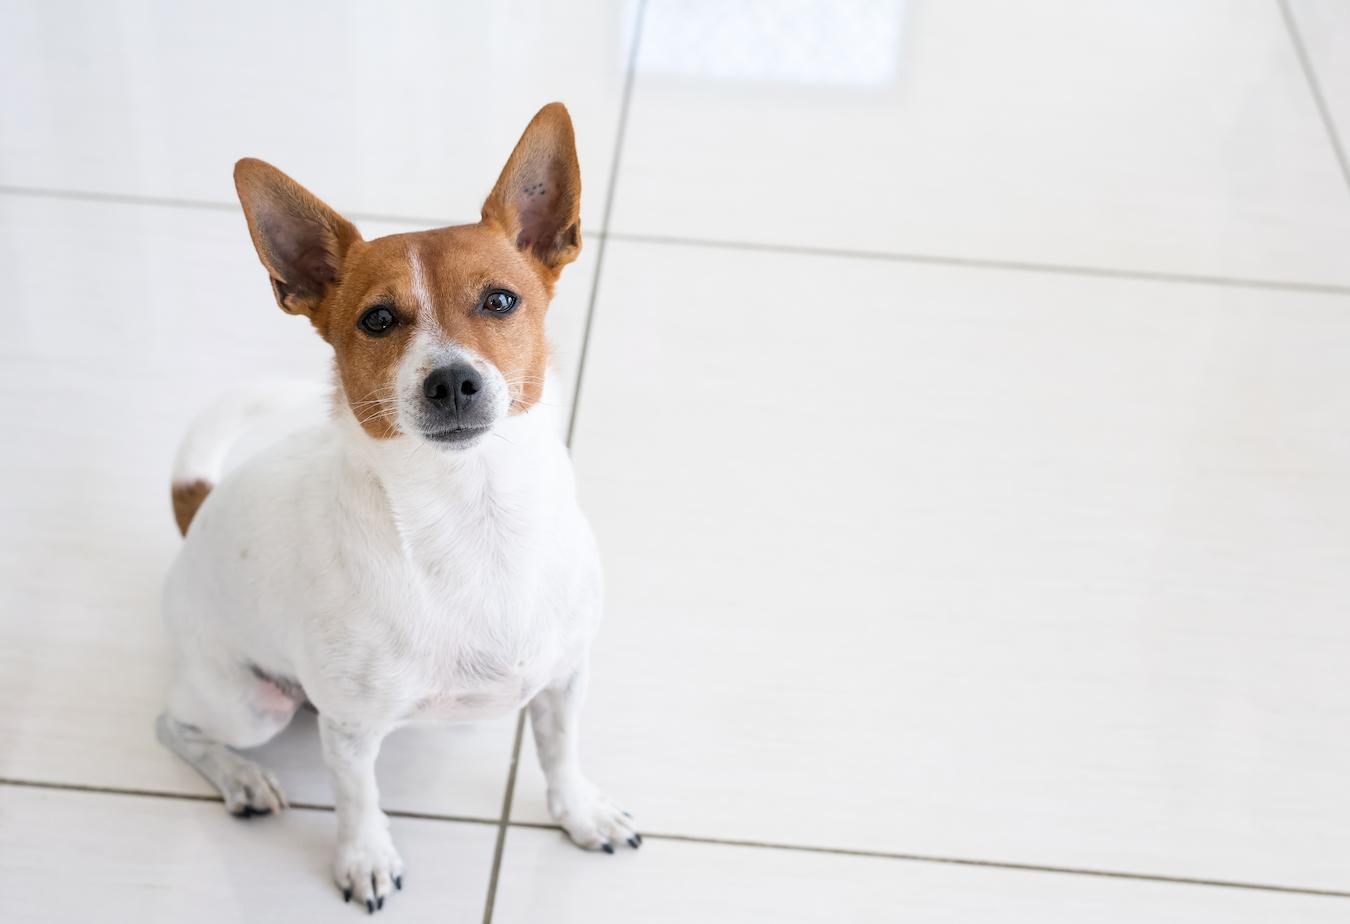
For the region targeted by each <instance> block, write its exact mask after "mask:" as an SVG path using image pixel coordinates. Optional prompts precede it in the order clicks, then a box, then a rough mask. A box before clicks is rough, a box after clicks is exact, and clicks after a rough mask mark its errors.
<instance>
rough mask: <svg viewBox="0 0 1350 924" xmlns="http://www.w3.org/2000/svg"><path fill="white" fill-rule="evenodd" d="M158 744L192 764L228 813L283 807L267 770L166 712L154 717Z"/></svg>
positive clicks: (259, 812)
mask: <svg viewBox="0 0 1350 924" xmlns="http://www.w3.org/2000/svg"><path fill="white" fill-rule="evenodd" d="M155 736H156V737H157V738H159V741H160V743H161V744H163V745H164V746H165V747H166V748H168V749H169V750H171V751H173V752H174V753H175V754H177V755H178V756H179V757H181V758H183V760H185V761H187V762H188V763H189V764H191V765H192V767H193V769H195V770H196V771H197V772H198V773H200V774H201V775H202V776H203V777H205V778H206V781H207V782H209V783H210V784H211V785H212V786H214V787H216V789H218V790H220V795H221V796H222V798H224V800H225V808H226V810H227V811H228V812H229V813H230V814H231V815H238V816H240V817H242V818H248V817H250V816H252V815H269V814H271V813H272V812H279V811H281V810H282V809H283V808H285V807H286V796H285V794H284V793H283V792H282V791H281V784H280V783H278V782H277V779H276V777H274V776H273V775H272V774H271V772H270V771H268V770H265V769H263V768H262V767H261V766H259V765H258V764H256V763H254V762H253V761H251V760H249V759H248V758H247V757H244V756H242V755H240V754H236V753H235V752H234V751H231V750H230V749H229V748H228V747H226V746H225V745H223V744H221V743H220V742H219V741H216V740H215V739H214V738H211V737H209V736H207V735H206V734H204V733H203V732H202V730H201V729H200V728H198V727H197V726H195V725H189V724H187V723H186V722H180V721H178V720H177V719H175V718H174V717H173V716H171V715H169V714H168V713H167V712H165V713H163V714H161V715H160V717H159V718H158V719H156V720H155Z"/></svg>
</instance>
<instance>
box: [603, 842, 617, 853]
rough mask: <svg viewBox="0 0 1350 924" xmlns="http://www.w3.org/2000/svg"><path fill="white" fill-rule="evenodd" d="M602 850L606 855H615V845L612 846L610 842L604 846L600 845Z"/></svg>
mask: <svg viewBox="0 0 1350 924" xmlns="http://www.w3.org/2000/svg"><path fill="white" fill-rule="evenodd" d="M600 849H601V850H603V851H604V852H605V853H613V852H614V845H613V844H611V843H610V842H609V841H605V842H604V843H603V844H601V845H600Z"/></svg>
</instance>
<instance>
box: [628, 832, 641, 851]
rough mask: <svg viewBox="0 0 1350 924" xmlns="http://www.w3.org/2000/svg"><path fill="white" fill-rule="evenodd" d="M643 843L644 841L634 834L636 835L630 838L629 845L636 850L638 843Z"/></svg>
mask: <svg viewBox="0 0 1350 924" xmlns="http://www.w3.org/2000/svg"><path fill="white" fill-rule="evenodd" d="M641 843H642V841H640V840H638V839H637V835H634V836H632V837H630V838H629V839H628V846H629V847H632V848H633V849H634V850H636V849H637V846H638V844H641Z"/></svg>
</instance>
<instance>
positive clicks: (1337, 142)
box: [1278, 0, 1350, 190]
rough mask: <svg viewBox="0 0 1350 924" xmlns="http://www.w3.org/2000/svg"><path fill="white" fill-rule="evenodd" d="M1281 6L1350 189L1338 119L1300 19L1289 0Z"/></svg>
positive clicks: (1348, 163)
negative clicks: (1310, 51) (1319, 77)
mask: <svg viewBox="0 0 1350 924" xmlns="http://www.w3.org/2000/svg"><path fill="white" fill-rule="evenodd" d="M1278 2H1279V7H1280V16H1282V17H1283V18H1284V25H1285V28H1287V29H1288V30H1289V39H1290V41H1292V42H1293V43H1294V53H1295V54H1296V55H1297V56H1298V63H1299V65H1300V66H1302V68H1303V76H1304V77H1305V78H1307V81H1308V89H1309V91H1311V93H1312V98H1313V102H1314V103H1315V104H1316V105H1317V112H1318V114H1319V115H1321V117H1322V126H1323V128H1325V129H1326V132H1327V140H1328V141H1330V142H1331V150H1332V151H1333V152H1334V153H1335V155H1336V163H1337V165H1338V166H1339V167H1340V168H1341V179H1343V180H1345V187H1346V189H1347V190H1350V159H1347V158H1346V156H1345V147H1344V146H1343V145H1342V144H1341V134H1340V132H1338V131H1337V130H1336V120H1335V119H1334V118H1332V115H1331V109H1330V108H1329V107H1328V106H1327V100H1326V96H1325V95H1324V94H1323V93H1322V85H1321V83H1319V82H1318V80H1317V71H1316V70H1314V69H1313V63H1312V57H1311V56H1310V55H1309V54H1308V48H1307V46H1306V45H1304V44H1303V34H1302V33H1301V32H1299V29H1298V20H1297V19H1295V18H1294V11H1293V10H1292V9H1290V7H1289V0H1278Z"/></svg>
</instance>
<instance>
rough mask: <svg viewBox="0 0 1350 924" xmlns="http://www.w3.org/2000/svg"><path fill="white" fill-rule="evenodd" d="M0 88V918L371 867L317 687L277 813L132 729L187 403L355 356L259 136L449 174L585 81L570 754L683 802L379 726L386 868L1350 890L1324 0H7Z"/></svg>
mask: <svg viewBox="0 0 1350 924" xmlns="http://www.w3.org/2000/svg"><path fill="white" fill-rule="evenodd" d="M264 26H265V27H264ZM312 51H316V52H318V53H311V52H312ZM0 86H3V87H4V90H3V92H0V270H3V275H4V279H5V282H6V288H7V292H8V295H9V304H10V309H9V311H8V314H7V317H8V318H9V324H8V326H7V330H6V332H7V336H5V337H4V338H3V339H0V409H3V420H4V421H5V434H6V438H5V440H4V444H3V447H4V448H3V451H2V453H0V465H3V478H0V921H5V922H9V921H15V922H48V921H62V922H67V921H87V920H100V921H122V920H125V921H136V922H138V924H143V922H151V921H153V922H159V921H165V922H177V921H182V920H187V919H191V920H193V921H196V922H200V924H215V922H226V921H250V922H253V921H267V920H277V921H282V920H284V921H297V920H324V921H329V920H335V919H337V915H339V914H355V913H356V912H355V911H353V910H351V909H346V908H342V907H341V906H340V905H339V904H338V903H336V900H335V898H334V896H333V890H332V887H331V885H330V884H329V881H328V878H327V873H326V864H327V850H328V845H329V842H330V839H331V837H332V833H333V819H332V814H331V812H330V811H328V810H327V807H328V806H330V805H331V793H330V791H329V786H328V782H327V779H326V777H325V775H324V772H323V769H322V767H321V765H320V762H319V759H318V753H317V742H316V740H315V732H314V727H313V723H312V722H311V721H305V720H301V721H299V722H297V723H296V724H295V725H294V726H293V727H292V728H291V729H290V730H288V732H287V733H286V734H285V735H283V736H282V738H281V739H280V740H278V741H276V742H273V743H272V744H270V745H268V746H267V747H266V748H265V749H264V751H265V754H264V759H265V760H266V761H267V762H268V763H269V764H270V765H272V766H273V767H274V768H276V769H277V770H278V772H279V774H280V776H281V778H282V780H283V782H284V783H285V784H286V786H287V787H288V789H289V791H290V793H291V794H292V796H293V798H294V799H295V800H296V801H297V802H298V803H300V804H301V806H302V807H300V808H297V809H296V810H295V811H293V812H291V813H289V814H288V815H286V816H285V817H282V818H276V819H266V820H261V821H255V822H251V823H249V824H242V823H240V822H237V821H235V820H233V819H230V818H229V817H227V816H226V815H225V813H224V812H222V811H221V810H220V809H219V807H218V806H217V805H215V804H213V803H212V801H211V798H210V791H209V790H208V789H207V788H206V786H205V784H204V783H203V782H202V781H201V780H200V779H198V778H197V777H196V776H195V775H194V774H193V773H192V772H191V771H189V770H187V769H186V768H184V767H183V766H181V765H180V764H179V763H178V762H177V761H176V760H174V759H172V758H170V757H169V756H168V755H167V754H166V753H164V752H163V751H161V749H160V748H159V747H158V746H157V745H156V744H155V742H154V740H153V737H152V734H151V729H150V722H151V719H152V717H153V715H154V714H155V713H156V711H157V710H158V707H159V703H160V697H161V690H162V687H163V684H164V681H165V650H164V647H165V646H164V640H163V637H162V634H161V631H160V629H159V625H158V616H157V612H156V602H157V597H158V591H159V580H160V577H161V575H162V574H163V572H164V570H165V568H166V566H167V563H168V561H169V560H170V558H171V557H172V555H173V553H174V549H175V547H176V545H177V537H176V533H175V532H174V529H173V527H172V522H171V519H170V517H169V513H168V510H167V503H166V498H165V493H166V490H165V484H166V480H167V470H168V466H169V463H170V459H171V457H172V452H173V448H174V445H175V443H176V441H177V439H178V437H179V435H180V433H181V431H182V429H183V427H184V425H185V423H186V421H187V420H188V419H190V417H191V416H192V415H193V414H194V413H195V412H196V411H197V410H198V409H199V408H200V407H201V405H202V403H203V402H204V401H205V400H207V399H208V398H209V397H210V396H211V395H213V394H214V393H216V392H218V391H221V390H224V389H226V388H229V387H231V386H232V385H234V384H237V383H241V382H245V381H250V380H253V379H255V378H257V377H259V376H265V375H296V374H301V375H316V376H317V375H322V374H324V371H325V368H326V365H325V355H324V348H323V346H322V344H321V343H320V342H319V341H318V340H317V338H315V337H313V336H312V335H311V334H310V333H309V332H308V330H306V329H305V325H303V323H301V322H298V321H296V320H294V319H290V318H286V317H285V316H283V315H282V314H281V313H280V312H278V311H276V310H275V309H274V308H273V307H272V305H271V300H270V297H269V295H268V292H267V289H266V283H265V281H264V279H263V277H262V274H261V273H260V271H259V270H258V268H257V266H256V262H255V258H254V256H253V254H252V252H251V249H250V247H249V245H248V242H247V239H246V235H245V233H244V228H243V222H242V218H241V216H240V214H239V212H238V209H237V206H236V205H235V204H234V202H233V199H232V190H231V186H230V180H229V176H230V173H229V170H230V165H231V163H232V162H233V160H234V159H235V158H237V157H238V156H240V155H242V154H256V155H259V156H263V157H266V158H268V159H270V160H273V161H274V162H276V163H277V164H279V165H280V166H282V167H283V168H284V169H287V170H289V171H290V172H292V173H294V174H295V175H296V176H298V177H299V178H301V179H302V180H303V181H304V182H306V183H307V184H308V185H310V186H311V187H312V188H314V189H315V190H316V191H318V192H319V193H320V194H321V195H323V196H324V197H325V198H327V199H328V200H329V201H330V202H332V203H333V204H334V205H336V206H337V207H339V208H340V209H342V210H344V211H346V212H347V213H348V214H350V215H352V216H353V217H355V218H356V219H357V220H358V223H359V224H360V225H361V226H362V228H363V230H364V231H365V232H366V233H367V235H372V234H379V233H385V232H388V231H391V230H398V229H404V228H410V227H418V226H427V225H429V224H431V223H441V222H453V221H459V220H465V219H469V218H472V217H473V216H474V215H475V214H476V211H477V207H478V204H479V202H480V200H481V197H482V195H483V194H484V193H485V192H486V190H487V188H488V186H489V185H490V183H491V181H492V179H494V178H495V175H496V171H497V169H498V167H499V166H500V163H501V161H502V159H503V158H504V156H505V154H506V153H507V151H508V150H509V148H510V145H511V143H512V142H513V141H514V139H515V137H516V135H517V134H518V132H519V130H520V128H521V127H522V126H523V125H524V123H525V122H526V120H527V119H528V118H529V116H530V115H531V114H532V113H533V112H534V110H535V109H536V108H537V107H538V106H539V105H540V104H541V103H543V102H545V101H547V100H549V99H554V98H559V99H563V100H565V101H566V102H567V103H568V105H569V107H570V109H571V111H572V113H573V117H574V119H575V121H576V124H577V129H578V137H579V143H580V153H581V158H582V164H583V175H584V182H585V187H586V197H585V206H584V210H583V218H584V224H585V228H586V230H587V234H588V244H587V249H586V251H585V256H584V257H583V259H582V261H581V262H580V263H579V264H578V265H577V266H574V267H573V268H571V269H570V270H569V271H568V273H567V274H566V276H565V277H564V280H563V283H562V286H561V288H560V291H559V295H558V299H557V301H556V303H555V307H554V311H553V316H552V321H553V323H554V331H553V336H554V341H555V346H556V352H557V358H558V364H559V367H560V370H561V371H562V373H563V377H564V379H565V381H566V382H567V383H568V384H569V386H571V387H570V388H569V392H570V393H572V394H574V395H575V401H576V426H575V432H574V434H573V452H574V455H575V458H576V462H577V467H578V475H579V479H580V491H581V494H582V496H583V500H584V503H585V505H586V507H587V508H588V510H589V512H590V514H591V517H592V519H593V522H594V524H595V527H596V530H597V533H598V534H599V537H600V540H601V544H602V547H603V548H604V550H605V553H606V565H607V569H608V577H609V594H610V614H609V617H608V621H607V624H606V627H605V629H604V632H603V633H602V636H601V640H600V642H599V645H598V649H597V652H596V673H597V675H596V678H595V680H594V683H593V691H592V695H591V704H590V707H589V711H588V720H587V721H588V725H587V733H586V740H585V748H586V751H587V753H588V756H589V763H590V765H591V767H592V772H593V773H594V775H595V776H596V777H597V778H598V779H599V781H600V782H601V783H602V784H604V785H605V786H606V787H607V788H608V789H609V790H610V791H611V792H612V793H613V794H614V795H616V796H618V797H620V798H621V799H622V800H623V801H624V802H625V803H626V804H628V805H629V806H630V807H631V808H633V809H634V810H635V811H636V812H637V814H638V816H639V818H640V820H641V821H642V822H643V824H644V827H645V829H646V831H648V832H650V834H651V836H650V837H649V838H648V840H647V843H646V845H645V846H644V847H643V849H642V850H641V851H640V852H638V853H635V854H621V855H619V856H616V857H604V856H599V855H586V854H583V853H581V852H580V851H577V850H575V849H574V848H572V847H571V846H569V845H568V844H567V843H566V842H565V841H564V840H563V838H562V837H561V835H560V834H559V833H558V832H557V831H556V830H554V829H552V828H550V827H549V826H548V824H547V816H546V813H545V812H544V807H543V801H542V785H541V780H540V775H539V773H538V771H537V770H536V768H535V765H534V762H533V761H534V757H533V751H532V748H531V746H530V743H529V741H528V736H527V738H526V740H525V743H524V745H523V746H522V748H521V754H520V758H521V759H520V763H519V768H520V770H519V774H518V776H517V777H516V779H515V784H514V786H511V785H510V784H509V780H510V779H511V776H510V770H511V765H512V758H513V751H514V748H515V745H516V738H515V733H516V723H515V721H514V720H506V721H501V722H497V723H490V724H487V725H484V726H480V727H468V728H456V729H443V730H438V729H416V730H407V731H403V732H400V733H398V734H396V735H395V736H394V737H392V738H391V739H390V740H389V742H388V743H387V746H386V748H385V751H384V753H383V755H382V757H381V763H380V768H379V769H380V775H381V783H382V787H383V793H384V800H385V804H386V807H387V808H388V809H390V810H391V813H392V814H393V815H394V816H395V820H394V825H395V828H396V834H397V836H398V837H399V838H400V844H401V847H402V849H403V854H404V857H405V859H406V860H407V861H408V864H409V867H410V873H409V888H408V890H407V891H406V892H405V893H403V894H401V895H399V896H398V897H397V900H396V901H394V902H392V903H391V904H390V906H389V907H388V908H387V909H386V910H385V912H383V913H384V914H385V915H386V916H388V918H389V919H390V920H404V921H410V922H411V921H439V922H445V921H452V922H460V921H475V922H476V921H480V920H492V921H497V922H500V924H515V922H537V921H557V922H571V921H577V922H583V921H584V922H587V924H596V922H602V921H624V922H630V921H639V922H658V921H662V922H663V921H669V922H688V921H728V922H770V921H773V922H780V921H821V920H842V921H849V922H855V921H856V922H883V921H887V922H889V921H901V920H903V921H907V922H913V924H926V922H939V921H941V922H967V921H985V920H988V921H1036V922H1044V921H1082V920H1093V921H1111V922H1121V921H1131V922H1133V921H1150V922H1152V921H1178V922H1180V921H1185V922H1193V921H1214V922H1219V921H1222V922H1236V921H1242V922H1247V921H1250V922H1258V921H1259V922H1266V921H1291V922H1292V921H1298V922H1304V921H1309V922H1312V921H1344V920H1347V919H1350V795H1347V781H1350V743H1348V742H1350V734H1347V730H1350V682H1347V679H1346V678H1347V676H1350V668H1348V667H1347V665H1350V169H1347V164H1346V161H1345V154H1344V152H1345V148H1346V144H1347V142H1350V137H1348V136H1347V134H1345V133H1350V6H1347V5H1346V4H1344V3H1341V2H1339V0H1288V2H1287V3H1285V2H1277V0H1259V2H1258V0H1251V2H1246V0H1189V2H1187V3H1172V2H1164V0H1150V2H1141V3H1133V4H1120V3H1112V2H1107V0H1101V2H1092V3H1084V2H1081V0H1029V2H1026V3H1020V4H1006V3H998V2H994V0H948V2H941V3H939V2H934V0H929V2H919V0H910V2H902V0H843V2H838V0H830V2H825V0H744V2H733V3H727V2H722V0H684V2H680V0H632V2H623V0H613V2H609V0H591V2H587V3H585V4H584V5H578V4H568V5H562V4H551V3H546V2H543V0H506V2H501V3H493V4H479V3H472V2H456V3H433V2H429V0H428V2H423V3H411V2H410V3H400V4H379V5H377V4H370V3H361V2H355V0H346V2H337V3H334V2H327V0H310V2H306V3H288V4H285V5H277V4H271V3H264V2H262V0H249V2H242V3H232V4H229V5H224V6H219V7H216V8H214V9H207V8H206V6H205V5H201V4H194V5H184V4H172V3H168V2H131V0H118V2H108V3H103V2H93V0H89V2H84V3H77V2H65V0H62V2H52V3H46V2H38V0H28V2H15V0H12V2H7V3H5V4H4V5H3V6H0ZM1338 126H1339V129H1340V132H1341V133H1342V134H1339V135H1338V133H1337V128H1338ZM588 315H589V321H590V323H589V342H586V338H587V332H588V323H587V321H588ZM583 360H584V369H583ZM579 373H584V374H581V375H579ZM507 799H510V806H511V808H510V815H509V818H507V819H506V824H502V821H503V819H502V812H503V804H504V801H505V800H507ZM499 846H500V855H498V848H499Z"/></svg>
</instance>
